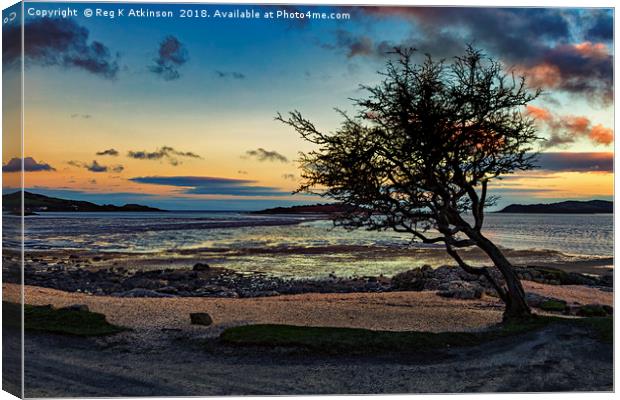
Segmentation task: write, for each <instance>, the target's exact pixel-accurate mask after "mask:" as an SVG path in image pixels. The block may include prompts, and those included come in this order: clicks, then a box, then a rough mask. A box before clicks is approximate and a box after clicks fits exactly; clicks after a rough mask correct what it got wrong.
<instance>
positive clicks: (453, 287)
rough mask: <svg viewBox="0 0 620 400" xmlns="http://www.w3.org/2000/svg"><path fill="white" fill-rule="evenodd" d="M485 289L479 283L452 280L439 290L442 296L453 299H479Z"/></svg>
mask: <svg viewBox="0 0 620 400" xmlns="http://www.w3.org/2000/svg"><path fill="white" fill-rule="evenodd" d="M483 291H484V289H483V288H482V286H480V285H479V284H478V283H474V282H466V281H452V282H448V283H447V284H443V285H442V286H441V288H440V290H439V291H438V292H437V294H438V295H440V296H442V297H450V298H453V299H466V300H469V299H479V298H481V297H482V292H483Z"/></svg>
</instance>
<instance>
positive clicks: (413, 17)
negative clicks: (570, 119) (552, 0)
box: [322, 7, 613, 105]
mask: <svg viewBox="0 0 620 400" xmlns="http://www.w3.org/2000/svg"><path fill="white" fill-rule="evenodd" d="M349 11H350V12H352V13H353V14H354V15H356V16H357V17H359V18H373V19H377V18H399V19H404V20H406V21H408V22H409V23H410V24H411V32H410V34H409V37H407V38H406V39H404V40H401V41H399V42H386V41H375V40H373V39H372V38H371V37H369V36H366V35H364V34H355V35H354V34H352V33H349V32H346V31H343V30H338V31H336V32H335V35H334V41H333V42H331V43H327V44H325V43H324V44H323V45H322V46H323V47H325V48H330V49H334V50H337V51H340V52H343V53H344V54H346V56H347V57H349V58H352V57H372V58H380V59H385V56H386V53H387V52H389V51H390V50H392V49H393V48H394V47H396V46H399V47H408V48H416V49H418V50H419V51H420V53H421V54H424V53H429V54H431V55H432V56H433V57H434V58H436V59H440V58H451V57H453V56H455V55H459V54H462V53H463V51H464V49H465V46H466V45H467V44H472V45H473V46H474V47H477V48H481V49H483V50H485V51H488V52H489V53H490V54H492V55H494V56H496V57H499V58H500V60H501V61H503V62H504V63H505V64H506V65H507V66H508V67H515V72H517V74H525V75H527V76H530V78H531V79H530V81H529V82H530V83H531V84H533V86H541V87H543V88H548V89H557V90H562V91H565V92H568V93H573V94H577V95H583V96H586V97H587V98H588V99H590V100H592V101H594V102H596V103H599V104H604V105H607V104H610V102H611V101H612V99H613V85H612V78H613V57H612V55H611V53H610V51H609V50H608V48H607V46H606V45H605V44H602V43H598V42H592V41H601V40H604V41H610V40H611V39H610V38H611V36H610V33H611V31H612V29H613V26H612V18H611V15H610V13H608V12H601V11H599V10H585V11H584V12H583V13H581V14H584V13H585V14H586V16H585V17H584V16H582V15H581V14H580V13H579V12H578V11H577V10H566V9H560V8H481V7H469V8H459V7H450V8H448V7H354V8H351V9H349ZM586 18H587V20H588V21H589V24H590V25H589V26H590V28H589V30H587V31H586V32H585V33H584V34H583V35H582V37H581V38H580V39H579V40H581V42H579V43H576V42H575V41H574V37H573V36H574V35H573V31H574V29H575V28H579V27H581V25H582V24H583V23H582V22H578V23H577V22H574V21H582V20H585V19H586ZM576 25H579V26H576Z"/></svg>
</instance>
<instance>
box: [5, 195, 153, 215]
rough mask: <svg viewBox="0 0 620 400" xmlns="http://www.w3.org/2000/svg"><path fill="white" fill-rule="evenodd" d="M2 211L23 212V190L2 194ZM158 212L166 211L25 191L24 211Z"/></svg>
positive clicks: (136, 205) (31, 213) (135, 205)
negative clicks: (60, 197)
mask: <svg viewBox="0 0 620 400" xmlns="http://www.w3.org/2000/svg"><path fill="white" fill-rule="evenodd" d="M2 211H6V212H10V213H13V214H20V213H21V192H19V191H18V192H14V193H9V194H5V195H2ZM46 211H55V212H157V211H165V210H160V209H158V208H153V207H148V206H142V205H139V204H125V205H123V206H115V205H112V204H104V205H99V204H95V203H91V202H88V201H78V200H65V199H59V198H56V197H49V196H44V195H42V194H36V193H32V192H24V213H25V214H26V215H35V214H36V213H37V212H46Z"/></svg>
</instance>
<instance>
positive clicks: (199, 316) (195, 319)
mask: <svg viewBox="0 0 620 400" xmlns="http://www.w3.org/2000/svg"><path fill="white" fill-rule="evenodd" d="M189 319H190V321H191V323H192V325H204V326H209V325H211V324H213V319H212V318H211V316H210V315H209V314H207V313H191V314H189Z"/></svg>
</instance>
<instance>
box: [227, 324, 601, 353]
mask: <svg viewBox="0 0 620 400" xmlns="http://www.w3.org/2000/svg"><path fill="white" fill-rule="evenodd" d="M611 321H612V319H611V318H581V319H567V318H561V317H547V316H536V317H535V318H532V319H531V320H527V321H523V322H519V323H516V322H513V323H507V324H503V325H501V326H500V327H499V328H497V329H490V330H487V331H483V332H441V333H433V332H391V331H371V330H367V329H353V328H330V327H305V326H293V325H268V324H265V325H246V326H238V327H234V328H229V329H226V330H225V331H224V332H222V334H221V335H220V339H221V340H222V341H223V342H224V343H227V344H232V345H239V346H265V347H298V348H304V349H308V350H312V351H315V352H318V353H331V354H339V353H346V354H370V353H375V354H376V353H386V352H397V353H406V352H425V351H432V350H437V349H442V348H449V347H460V346H475V345H479V344H482V343H484V342H488V341H491V340H494V339H499V338H502V337H509V336H513V335H518V334H522V333H526V332H529V331H534V330H537V329H542V328H544V327H545V326H547V325H549V324H551V323H560V324H577V325H579V326H583V327H586V328H590V329H592V330H593V331H594V333H595V334H596V336H597V337H598V338H600V339H601V340H603V341H606V342H610V341H611V340H613V323H612V322H611Z"/></svg>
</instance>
